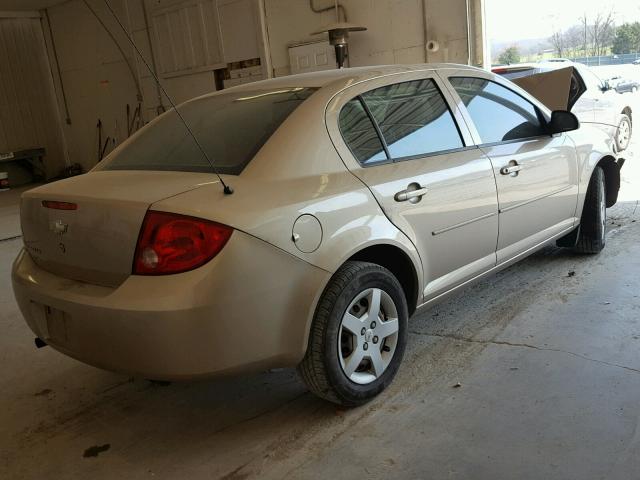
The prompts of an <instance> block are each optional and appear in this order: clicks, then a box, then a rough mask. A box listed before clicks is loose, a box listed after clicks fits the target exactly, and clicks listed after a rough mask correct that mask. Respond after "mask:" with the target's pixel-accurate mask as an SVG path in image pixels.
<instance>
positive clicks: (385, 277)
mask: <svg viewBox="0 0 640 480" xmlns="http://www.w3.org/2000/svg"><path fill="white" fill-rule="evenodd" d="M407 321H408V309H407V301H406V298H405V295H404V292H403V290H402V287H401V286H400V283H399V282H398V280H397V279H396V277H395V276H394V275H393V274H392V273H391V272H390V271H389V270H387V269H386V268H383V267H381V266H379V265H375V264H373V263H367V262H347V263H346V264H345V265H344V266H342V267H341V268H340V269H339V270H338V271H337V272H336V273H335V274H334V275H333V277H332V278H331V280H330V281H329V284H328V285H327V287H326V289H325V291H324V292H323V294H322V297H321V298H320V301H319V302H318V306H317V308H316V313H315V316H314V319H313V324H312V326H311V331H310V333H309V344H308V347H307V353H306V355H305V357H304V359H303V360H302V362H301V363H300V365H299V366H298V372H299V373H300V376H301V377H302V379H303V381H304V382H305V384H306V385H307V387H308V388H309V390H311V391H312V392H313V393H315V394H316V395H318V396H320V397H322V398H324V399H326V400H329V401H331V402H334V403H338V404H340V405H345V406H356V405H361V404H363V403H365V402H367V401H369V400H370V399H372V398H373V397H375V396H376V395H378V394H379V393H380V392H382V391H383V390H384V389H385V388H386V387H387V386H388V385H389V384H390V383H391V381H392V380H393V378H394V376H395V375H396V372H397V371H398V368H399V366H400V363H401V361H402V356H403V354H404V349H405V346H406V343H407Z"/></svg>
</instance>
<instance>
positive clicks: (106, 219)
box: [20, 171, 217, 286]
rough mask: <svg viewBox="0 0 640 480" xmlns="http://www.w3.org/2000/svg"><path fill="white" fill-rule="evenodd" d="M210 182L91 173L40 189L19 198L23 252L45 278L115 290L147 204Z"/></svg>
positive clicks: (182, 176) (167, 175)
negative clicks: (59, 205)
mask: <svg viewBox="0 0 640 480" xmlns="http://www.w3.org/2000/svg"><path fill="white" fill-rule="evenodd" d="M215 182H217V179H216V178H215V177H214V176H213V175H211V174H208V173H189V172H155V171H96V172H90V173H88V174H86V175H81V176H78V177H73V178H69V179H66V180H61V181H59V182H54V183H51V184H48V185H43V186H41V187H38V188H35V189H33V190H29V191H27V192H25V193H24V194H23V195H22V199H21V206H20V221H21V225H22V233H23V240H24V245H25V248H26V249H27V251H28V252H29V253H30V255H31V257H32V258H33V260H34V261H35V263H36V264H37V265H38V266H40V267H41V268H43V269H44V270H47V271H49V272H51V273H54V274H56V275H59V276H62V277H66V278H70V279H74V280H80V281H84V282H88V283H93V284H99V285H107V286H117V285H119V284H121V283H122V282H123V281H124V280H125V279H126V278H127V277H128V276H129V275H131V269H132V265H133V256H134V253H135V248H136V243H137V241H138V235H139V233H140V227H141V225H142V221H143V219H144V216H145V213H146V212H147V209H148V208H149V207H150V206H151V204H153V203H154V202H157V201H160V200H163V199H166V198H169V197H172V196H174V195H178V194H180V193H183V192H186V191H188V190H192V189H194V188H198V187H199V186H202V185H204V184H209V183H215ZM43 202H67V203H71V204H75V205H76V206H77V207H76V209H74V210H64V209H59V208H55V207H56V205H55V203H54V204H53V205H52V206H53V207H54V208H48V207H45V206H44V204H43ZM47 205H49V204H48V203H47Z"/></svg>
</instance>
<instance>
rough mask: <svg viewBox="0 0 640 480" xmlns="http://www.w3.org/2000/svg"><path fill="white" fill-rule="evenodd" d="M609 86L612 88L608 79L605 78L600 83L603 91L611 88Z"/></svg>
mask: <svg viewBox="0 0 640 480" xmlns="http://www.w3.org/2000/svg"><path fill="white" fill-rule="evenodd" d="M611 88H612V87H611V83H609V80H605V81H604V82H603V83H602V91H603V92H608V91H609V90H611Z"/></svg>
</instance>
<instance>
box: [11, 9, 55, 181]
mask: <svg viewBox="0 0 640 480" xmlns="http://www.w3.org/2000/svg"><path fill="white" fill-rule="evenodd" d="M55 98H56V97H55V92H54V88H53V80H52V78H51V70H50V67H49V60H48V56H47V52H46V48H45V43H44V36H43V33H42V25H41V22H40V18H27V17H18V18H0V153H2V152H11V151H16V150H24V149H29V148H36V147H44V148H45V149H46V151H47V154H46V157H45V159H44V162H45V169H46V174H47V177H48V178H50V177H52V176H56V175H58V174H59V173H60V171H61V170H62V168H64V166H65V157H64V149H63V142H62V134H61V129H60V119H59V116H58V111H57V105H56V99H55Z"/></svg>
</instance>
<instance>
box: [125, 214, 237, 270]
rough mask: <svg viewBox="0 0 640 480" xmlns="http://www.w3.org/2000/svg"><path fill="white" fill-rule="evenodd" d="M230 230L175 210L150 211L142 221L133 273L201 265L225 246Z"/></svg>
mask: <svg viewBox="0 0 640 480" xmlns="http://www.w3.org/2000/svg"><path fill="white" fill-rule="evenodd" d="M232 232H233V229H232V228H231V227H227V226H226V225H220V224H219V223H215V222H211V221H209V220H203V219H201V218H195V217H188V216H186V215H178V214H175V213H166V212H156V211H153V210H149V211H148V212H147V215H146V216H145V218H144V221H143V222H142V229H141V231H140V237H139V238H138V245H137V246H136V254H135V258H134V260H133V273H134V274H135V275H167V274H171V273H180V272H186V271H188V270H193V269H194V268H197V267H199V266H201V265H204V264H205V263H207V262H208V261H209V260H211V259H212V258H213V257H215V256H216V255H217V254H218V252H220V250H222V248H223V247H224V246H225V244H226V243H227V240H229V237H230V236H231V233H232Z"/></svg>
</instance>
